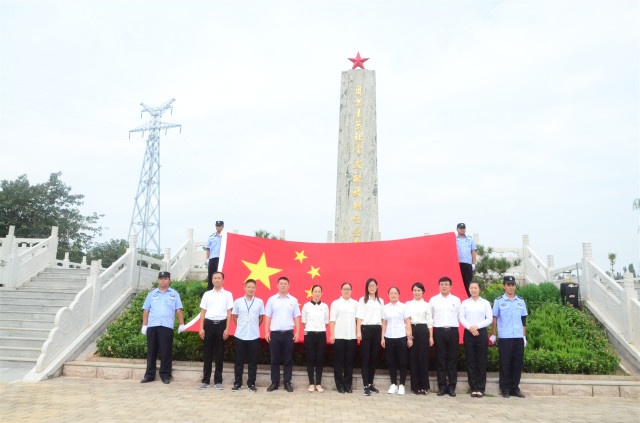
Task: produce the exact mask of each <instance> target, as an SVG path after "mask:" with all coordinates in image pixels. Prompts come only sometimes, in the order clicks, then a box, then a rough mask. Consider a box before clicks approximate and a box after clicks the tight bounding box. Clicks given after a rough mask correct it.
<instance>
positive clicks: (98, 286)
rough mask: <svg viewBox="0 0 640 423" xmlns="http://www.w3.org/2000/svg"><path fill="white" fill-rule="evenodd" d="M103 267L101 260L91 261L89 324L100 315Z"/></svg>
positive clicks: (88, 283)
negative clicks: (91, 290) (91, 291)
mask: <svg viewBox="0 0 640 423" xmlns="http://www.w3.org/2000/svg"><path fill="white" fill-rule="evenodd" d="M134 236H135V235H134ZM101 267H102V266H101V263H100V261H99V260H92V261H91V270H90V271H89V278H88V279H87V285H89V286H93V288H92V289H93V295H92V299H91V314H90V315H89V316H90V317H89V319H90V320H89V324H93V323H95V322H96V321H97V320H98V317H100V294H102V283H100V268H101Z"/></svg>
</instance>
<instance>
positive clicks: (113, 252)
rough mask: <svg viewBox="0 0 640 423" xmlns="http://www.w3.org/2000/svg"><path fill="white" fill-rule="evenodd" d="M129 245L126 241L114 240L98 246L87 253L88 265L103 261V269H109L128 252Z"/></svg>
mask: <svg viewBox="0 0 640 423" xmlns="http://www.w3.org/2000/svg"><path fill="white" fill-rule="evenodd" d="M127 248H129V243H128V242H127V241H126V240H124V239H112V240H110V241H107V242H101V243H100V244H96V245H95V246H94V247H92V248H91V249H90V250H89V251H87V263H91V262H92V261H93V260H102V267H104V268H107V267H109V266H111V264H113V262H114V261H116V260H118V259H119V258H120V257H122V256H123V255H124V253H126V252H127Z"/></svg>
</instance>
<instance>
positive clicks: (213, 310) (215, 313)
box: [200, 288, 233, 320]
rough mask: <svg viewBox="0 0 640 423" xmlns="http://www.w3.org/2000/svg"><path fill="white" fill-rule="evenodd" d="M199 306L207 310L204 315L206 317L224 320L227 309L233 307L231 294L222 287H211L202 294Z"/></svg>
mask: <svg viewBox="0 0 640 423" xmlns="http://www.w3.org/2000/svg"><path fill="white" fill-rule="evenodd" d="M200 308H201V309H203V310H207V312H206V313H205V315H204V317H205V318H206V319H209V320H224V319H226V318H227V310H231V309H232V308H233V296H232V295H231V292H229V291H225V289H224V288H220V291H216V290H215V289H212V290H211V291H207V292H205V293H204V295H203V296H202V300H201V301H200Z"/></svg>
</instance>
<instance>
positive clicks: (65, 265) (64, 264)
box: [62, 251, 70, 269]
mask: <svg viewBox="0 0 640 423" xmlns="http://www.w3.org/2000/svg"><path fill="white" fill-rule="evenodd" d="M69 267H70V266H69V252H68V251H66V252H65V253H64V259H62V268H63V269H68V268H69Z"/></svg>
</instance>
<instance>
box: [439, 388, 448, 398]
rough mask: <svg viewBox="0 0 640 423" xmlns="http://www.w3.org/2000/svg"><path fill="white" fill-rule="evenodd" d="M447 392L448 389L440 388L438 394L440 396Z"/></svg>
mask: <svg viewBox="0 0 640 423" xmlns="http://www.w3.org/2000/svg"><path fill="white" fill-rule="evenodd" d="M446 393H447V392H446V390H445V389H444V388H440V389H439V390H438V396H439V397H441V396H444V394H446Z"/></svg>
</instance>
